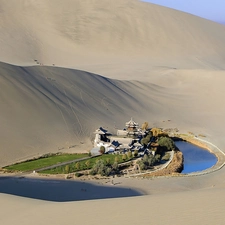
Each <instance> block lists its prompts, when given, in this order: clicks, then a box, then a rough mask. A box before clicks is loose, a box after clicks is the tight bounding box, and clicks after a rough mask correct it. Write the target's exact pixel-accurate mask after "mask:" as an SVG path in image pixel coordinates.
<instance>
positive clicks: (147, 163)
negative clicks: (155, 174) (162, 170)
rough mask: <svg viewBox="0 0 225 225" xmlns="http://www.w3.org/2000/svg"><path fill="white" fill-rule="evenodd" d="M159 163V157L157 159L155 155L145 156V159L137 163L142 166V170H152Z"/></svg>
mask: <svg viewBox="0 0 225 225" xmlns="http://www.w3.org/2000/svg"><path fill="white" fill-rule="evenodd" d="M157 162H158V156H157V158H156V157H154V156H153V155H144V157H143V158H142V159H141V160H140V161H138V162H137V163H138V165H139V166H140V169H141V170H147V169H151V168H152V167H153V166H154V165H155V164H156V163H157Z"/></svg>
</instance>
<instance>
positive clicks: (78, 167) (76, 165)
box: [75, 162, 80, 170]
mask: <svg viewBox="0 0 225 225" xmlns="http://www.w3.org/2000/svg"><path fill="white" fill-rule="evenodd" d="M75 169H76V170H79V169H80V163H79V162H77V163H76V164H75Z"/></svg>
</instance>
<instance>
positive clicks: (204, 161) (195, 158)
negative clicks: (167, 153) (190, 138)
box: [175, 141, 217, 173]
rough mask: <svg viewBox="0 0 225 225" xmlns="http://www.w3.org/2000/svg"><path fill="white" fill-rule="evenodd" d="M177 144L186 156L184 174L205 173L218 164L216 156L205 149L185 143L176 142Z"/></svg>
mask: <svg viewBox="0 0 225 225" xmlns="http://www.w3.org/2000/svg"><path fill="white" fill-rule="evenodd" d="M175 144H176V146H177V147H178V148H179V150H180V151H181V152H182V153H183V156H184V169H183V171H182V173H192V172H197V171H203V170H206V169H208V168H210V167H212V166H214V165H215V164H216V163H217V158H216V156H215V155H214V154H212V153H210V152H209V151H207V150H205V149H203V148H200V147H198V146H196V145H193V144H191V143H188V142H184V141H176V142H175Z"/></svg>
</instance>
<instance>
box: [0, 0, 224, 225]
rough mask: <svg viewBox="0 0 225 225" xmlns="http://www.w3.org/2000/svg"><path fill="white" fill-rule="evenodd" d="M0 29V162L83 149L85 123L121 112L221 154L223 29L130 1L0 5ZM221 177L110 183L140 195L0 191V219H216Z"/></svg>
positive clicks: (89, 127) (3, 1)
mask: <svg viewBox="0 0 225 225" xmlns="http://www.w3.org/2000/svg"><path fill="white" fill-rule="evenodd" d="M0 29H1V32H0V48H1V51H0V61H1V63H0V106H1V108H0V124H1V126H0V151H1V157H0V167H1V166H4V165H7V164H10V163H13V162H16V161H19V160H24V159H27V158H30V157H34V156H37V155H40V154H43V153H47V152H57V151H64V152H78V151H79V152H80V151H88V150H90V148H91V147H92V141H93V131H94V130H95V129H96V128H98V127H99V126H104V127H105V128H108V129H109V130H110V131H111V132H114V131H115V128H123V126H124V123H125V122H126V121H127V120H129V119H130V117H133V118H134V119H135V120H136V121H137V122H139V123H142V122H144V121H148V122H149V124H150V125H151V126H160V127H166V128H167V127H177V128H178V129H179V130H180V132H188V131H191V132H193V133H195V134H196V135H198V134H204V135H206V140H208V141H211V142H213V143H214V144H216V145H217V146H218V147H219V148H221V149H222V150H224V147H225V141H224V124H225V118H224V114H225V106H224V103H223V99H224V86H223V84H224V83H225V71H224V69H225V66H224V59H225V45H224V42H225V27H224V26H223V25H220V24H217V23H214V22H211V21H207V20H204V19H202V18H198V17H195V16H192V15H189V14H185V13H182V12H179V11H176V10H172V9H167V8H164V7H160V6H157V5H153V4H148V3H143V2H140V1H137V0H118V1H110V0H102V1H100V0H82V1H81V0H65V1H60V0H39V1H33V0H10V1H8V0H0ZM223 176H224V168H222V169H221V170H220V171H217V172H215V173H212V174H209V175H205V176H201V177H191V178H186V177H183V178H169V179H166V178H160V179H153V180H137V179H136V180H135V179H134V180H133V179H121V180H118V183H120V182H122V183H121V184H119V186H120V187H121V188H122V187H126V188H127V187H132V188H136V189H137V190H141V191H143V192H144V193H146V194H147V195H146V196H141V197H132V198H126V199H124V198H122V199H108V200H101V201H100V200H93V201H86V202H79V203H78V202H70V203H52V202H47V201H39V200H36V199H27V198H22V197H17V196H10V195H6V194H3V193H9V192H3V191H2V193H1V194H0V195H1V198H0V203H1V205H3V206H4V207H2V210H1V212H0V215H1V216H0V221H1V222H2V224H14V223H15V222H16V223H18V224H30V223H31V221H32V222H33V223H34V224H35V223H36V224H40V223H42V224H47V223H48V224H51V223H54V224H64V223H66V224H67V223H69V222H74V221H75V219H76V221H79V223H82V224H87V223H88V224H90V223H91V224H97V223H98V224H99V222H102V223H105V222H107V223H108V224H112V223H115V221H116V222H118V223H119V224H137V223H142V224H151V223H154V224H199V223H200V222H201V223H203V224H223V220H224V215H223V202H224V198H223V196H224V187H225V186H224V184H225V183H224V182H223V180H222V179H221V177H223ZM4 179H5V178H4V177H3V180H1V182H4ZM19 180H20V181H19ZM20 182H23V179H18V182H17V185H20ZM4 184H5V185H6V186H7V183H4ZM28 185H29V184H28ZM99 185H101V184H99ZM15 187H16V185H15ZM68 187H69V186H68ZM6 189H7V187H5V190H6ZM106 189H107V188H106ZM10 190H11V189H10ZM93 190H94V192H93V193H94V194H96V193H97V192H98V190H102V189H101V188H100V189H98V186H95V187H93ZM10 193H11V194H14V195H19V194H16V193H17V192H16V191H15V192H13V191H12V192H10ZM93 193H88V194H90V198H92V199H93V198H94V197H93V195H94V194H93ZM78 194H79V193H78ZM127 195H129V191H127ZM22 196H27V195H22ZM106 196H108V195H106ZM118 196H121V195H118ZM122 196H125V195H122ZM103 209H104V213H103V214H101V218H100V217H99V212H102V210H103ZM74 212H76V213H75V214H74ZM12 214H13V216H12ZM74 215H75V216H74ZM87 215H88V216H87ZM100 219H101V221H100Z"/></svg>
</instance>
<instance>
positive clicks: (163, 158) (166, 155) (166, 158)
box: [162, 152, 170, 161]
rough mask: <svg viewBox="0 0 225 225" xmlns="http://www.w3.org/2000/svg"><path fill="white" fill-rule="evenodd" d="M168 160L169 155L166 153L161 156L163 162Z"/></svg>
mask: <svg viewBox="0 0 225 225" xmlns="http://www.w3.org/2000/svg"><path fill="white" fill-rule="evenodd" d="M169 159H170V153H168V152H166V153H165V154H164V155H163V156H162V160H163V161H168V160H169Z"/></svg>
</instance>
